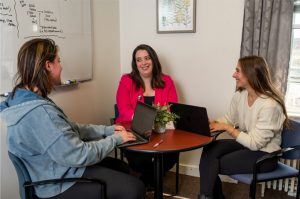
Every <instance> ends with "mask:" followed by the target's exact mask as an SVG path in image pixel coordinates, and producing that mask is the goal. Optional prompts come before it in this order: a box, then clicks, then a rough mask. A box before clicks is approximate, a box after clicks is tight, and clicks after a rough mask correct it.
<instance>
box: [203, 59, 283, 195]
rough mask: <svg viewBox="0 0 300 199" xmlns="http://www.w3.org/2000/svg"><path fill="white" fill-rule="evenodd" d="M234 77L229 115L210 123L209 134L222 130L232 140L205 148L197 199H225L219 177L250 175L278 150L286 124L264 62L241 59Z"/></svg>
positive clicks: (272, 164) (263, 169)
mask: <svg viewBox="0 0 300 199" xmlns="http://www.w3.org/2000/svg"><path fill="white" fill-rule="evenodd" d="M233 78H235V79H236V86H237V92H236V93H235V94H234V96H233V98H232V101H231V104H230V108H229V111H228V113H227V114H226V115H225V116H224V117H221V118H219V119H217V120H215V121H211V122H210V129H211V131H212V132H213V131H218V130H225V131H226V132H227V133H228V134H229V135H230V136H231V137H232V138H233V139H224V140H216V141H214V142H213V143H212V144H210V145H208V146H207V147H205V148H204V150H203V153H202V156H201V160H200V166H199V171H200V175H201V177H200V194H199V199H205V198H206V199H207V198H214V199H215V198H224V195H223V193H222V187H221V181H220V179H219V176H218V174H224V175H232V174H237V173H250V172H252V171H253V164H254V163H255V161H256V159H257V158H259V157H261V156H263V155H265V154H266V153H271V152H274V151H276V150H278V149H280V144H281V131H282V128H283V126H284V125H288V117H287V113H286V109H285V105H284V101H283V98H282V96H281V95H280V93H279V92H278V91H277V90H276V89H275V87H274V85H273V84H272V82H271V76H270V72H269V68H268V65H267V63H266V61H265V59H263V58H262V57H258V56H249V57H244V58H240V59H239V61H238V63H237V66H236V71H235V72H234V74H233ZM276 166H277V159H273V160H270V161H269V162H266V164H263V165H262V166H261V168H260V172H266V171H271V170H273V169H275V168H276Z"/></svg>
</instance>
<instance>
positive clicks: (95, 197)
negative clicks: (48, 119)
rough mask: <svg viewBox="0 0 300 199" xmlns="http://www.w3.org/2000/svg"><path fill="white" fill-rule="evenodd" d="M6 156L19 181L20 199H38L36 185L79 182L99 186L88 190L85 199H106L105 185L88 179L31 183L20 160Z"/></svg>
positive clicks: (65, 179) (10, 155)
mask: <svg viewBox="0 0 300 199" xmlns="http://www.w3.org/2000/svg"><path fill="white" fill-rule="evenodd" d="M8 156H9V158H10V160H11V161H12V163H13V165H14V167H15V169H16V172H17V175H18V181H19V194H20V197H21V199H39V198H38V197H37V196H36V195H35V190H34V186H38V185H46V184H56V183H66V182H80V183H92V184H93V185H95V183H96V184H97V185H99V189H97V190H95V191H93V190H88V192H89V193H91V192H92V193H91V194H86V196H87V197H85V199H88V198H89V199H99V198H103V199H106V185H105V183H104V182H102V181H101V180H98V179H88V178H62V179H51V180H43V181H36V182H32V181H31V178H30V176H29V173H28V171H27V169H26V167H25V165H24V163H23V162H22V160H21V159H20V158H18V157H17V156H15V155H14V154H12V153H10V152H8ZM93 193H95V194H93Z"/></svg>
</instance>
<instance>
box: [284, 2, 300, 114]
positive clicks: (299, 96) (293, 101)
mask: <svg viewBox="0 0 300 199" xmlns="http://www.w3.org/2000/svg"><path fill="white" fill-rule="evenodd" d="M285 102H286V108H287V112H288V115H289V116H292V117H300V0H297V1H295V10H294V19H293V30H292V43H291V59H290V67H289V76H288V82H287V91H286V96H285Z"/></svg>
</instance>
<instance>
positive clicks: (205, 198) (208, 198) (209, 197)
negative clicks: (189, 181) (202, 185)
mask: <svg viewBox="0 0 300 199" xmlns="http://www.w3.org/2000/svg"><path fill="white" fill-rule="evenodd" d="M198 199H213V197H211V196H206V195H204V194H198Z"/></svg>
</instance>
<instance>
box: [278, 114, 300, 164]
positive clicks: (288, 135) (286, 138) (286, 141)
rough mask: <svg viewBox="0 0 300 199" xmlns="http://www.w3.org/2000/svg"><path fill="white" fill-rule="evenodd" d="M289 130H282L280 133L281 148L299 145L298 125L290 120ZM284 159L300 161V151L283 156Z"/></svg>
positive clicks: (299, 130) (299, 133) (299, 132)
mask: <svg viewBox="0 0 300 199" xmlns="http://www.w3.org/2000/svg"><path fill="white" fill-rule="evenodd" d="M290 122H291V128H290V129H287V128H284V129H283V131H282V143H281V147H282V148H289V147H294V146H298V145H300V123H299V122H296V121H294V120H290ZM283 158H284V159H300V149H299V150H293V151H290V152H287V153H284V154H283Z"/></svg>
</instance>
